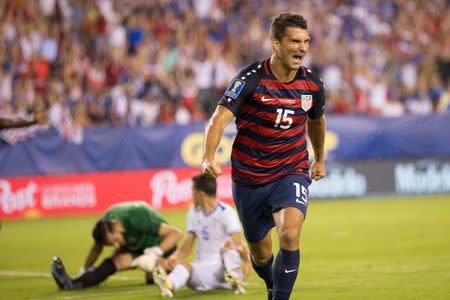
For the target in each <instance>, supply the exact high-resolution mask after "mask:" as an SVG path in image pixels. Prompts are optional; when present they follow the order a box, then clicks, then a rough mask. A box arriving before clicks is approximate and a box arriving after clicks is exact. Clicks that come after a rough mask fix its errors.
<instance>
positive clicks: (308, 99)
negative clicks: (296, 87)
mask: <svg viewBox="0 0 450 300" xmlns="http://www.w3.org/2000/svg"><path fill="white" fill-rule="evenodd" d="M312 100H313V97H312V95H302V109H303V110H304V111H308V110H309V109H310V108H311V106H312V103H313V101H312Z"/></svg>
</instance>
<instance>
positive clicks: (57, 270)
mask: <svg viewBox="0 0 450 300" xmlns="http://www.w3.org/2000/svg"><path fill="white" fill-rule="evenodd" d="M51 271H52V276H53V278H54V279H55V281H56V284H57V285H58V287H59V288H60V289H61V290H72V289H73V283H72V279H70V277H69V275H67V273H66V268H64V265H63V263H62V261H61V258H59V257H58V256H55V257H53V259H52V264H51Z"/></svg>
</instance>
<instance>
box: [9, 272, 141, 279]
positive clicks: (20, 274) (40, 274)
mask: <svg viewBox="0 0 450 300" xmlns="http://www.w3.org/2000/svg"><path fill="white" fill-rule="evenodd" d="M0 276H3V277H40V278H47V277H52V275H51V274H50V272H48V273H44V272H27V271H13V270H0ZM143 278H144V277H143V276H142V277H137V276H112V277H111V278H110V279H112V280H123V281H128V280H142V279H143Z"/></svg>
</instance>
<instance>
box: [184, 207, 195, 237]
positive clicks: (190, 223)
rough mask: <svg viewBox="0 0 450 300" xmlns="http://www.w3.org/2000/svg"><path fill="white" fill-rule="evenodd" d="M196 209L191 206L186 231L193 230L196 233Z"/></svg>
mask: <svg viewBox="0 0 450 300" xmlns="http://www.w3.org/2000/svg"><path fill="white" fill-rule="evenodd" d="M194 209H195V208H191V209H190V210H189V212H188V215H187V225H186V232H188V233H189V232H191V233H193V234H195V227H194Z"/></svg>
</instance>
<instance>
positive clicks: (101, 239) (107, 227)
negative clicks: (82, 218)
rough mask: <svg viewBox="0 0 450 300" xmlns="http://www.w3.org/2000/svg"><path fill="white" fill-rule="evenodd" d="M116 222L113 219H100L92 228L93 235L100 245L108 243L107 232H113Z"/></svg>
mask: <svg viewBox="0 0 450 300" xmlns="http://www.w3.org/2000/svg"><path fill="white" fill-rule="evenodd" d="M113 227H114V223H113V222H112V221H111V220H99V221H98V222H97V224H95V227H94V229H93V230H92V237H93V238H94V240H95V242H96V243H97V244H99V245H105V244H106V234H107V233H108V232H112V231H113Z"/></svg>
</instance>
